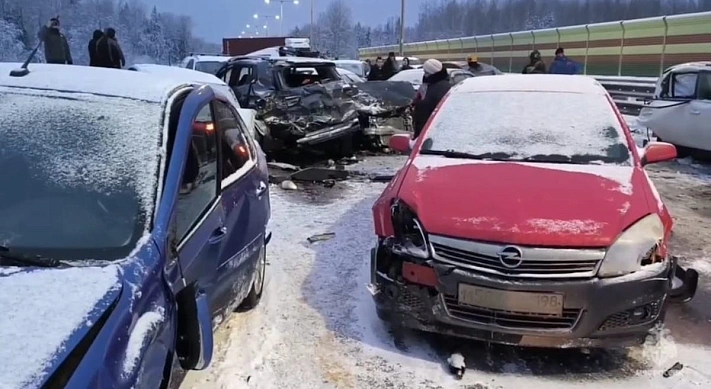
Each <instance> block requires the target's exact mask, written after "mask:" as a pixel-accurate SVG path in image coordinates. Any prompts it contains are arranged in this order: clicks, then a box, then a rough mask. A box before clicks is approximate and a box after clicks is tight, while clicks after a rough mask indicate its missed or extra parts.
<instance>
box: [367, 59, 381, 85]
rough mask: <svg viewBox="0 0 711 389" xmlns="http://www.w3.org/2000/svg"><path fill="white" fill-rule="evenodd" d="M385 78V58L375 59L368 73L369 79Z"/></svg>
mask: <svg viewBox="0 0 711 389" xmlns="http://www.w3.org/2000/svg"><path fill="white" fill-rule="evenodd" d="M383 79H384V78H383V58H382V57H378V58H376V59H375V64H374V65H373V66H372V67H371V68H370V73H368V81H382V80H383Z"/></svg>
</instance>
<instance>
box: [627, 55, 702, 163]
mask: <svg viewBox="0 0 711 389" xmlns="http://www.w3.org/2000/svg"><path fill="white" fill-rule="evenodd" d="M637 122H638V123H639V124H641V125H643V126H645V127H647V128H649V129H650V130H651V131H652V132H653V133H654V136H656V137H657V140H660V141H661V140H664V141H665V142H669V143H671V144H673V145H675V146H677V149H679V153H680V154H681V155H686V154H695V155H697V156H702V157H707V158H708V157H709V156H711V132H709V123H711V62H692V63H684V64H680V65H675V66H672V67H670V68H668V69H666V70H665V71H664V73H663V74H662V76H661V77H660V78H659V80H658V81H657V85H656V88H655V91H654V99H653V100H651V101H649V102H648V104H647V105H645V106H644V107H643V108H642V110H641V111H640V114H639V116H638V118H637Z"/></svg>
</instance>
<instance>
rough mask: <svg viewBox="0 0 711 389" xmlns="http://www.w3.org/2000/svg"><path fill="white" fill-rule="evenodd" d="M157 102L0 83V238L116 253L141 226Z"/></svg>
mask: <svg viewBox="0 0 711 389" xmlns="http://www.w3.org/2000/svg"><path fill="white" fill-rule="evenodd" d="M162 112H163V110H162V108H161V107H160V105H159V104H151V103H147V102H142V101H133V100H128V99H121V98H111V97H99V96H91V95H83V94H76V93H58V92H47V91H42V92H37V91H34V92H33V91H31V90H26V89H13V88H3V87H0V116H2V118H3V120H1V121H0V182H2V190H0V220H2V223H0V245H3V246H7V247H10V248H11V249H15V250H20V251H24V252H27V253H33V254H39V255H47V256H52V257H55V258H58V259H65V260H73V259H96V260H114V259H121V258H124V257H126V256H128V254H129V253H130V252H131V251H132V250H133V249H134V248H135V246H136V244H137V242H138V240H139V239H140V238H141V236H143V235H144V234H145V233H146V232H147V231H148V230H149V229H150V223H151V216H152V212H153V208H154V201H155V200H154V199H155V190H156V185H157V182H158V179H157V172H158V170H159V162H160V144H161V127H160V123H161V118H162Z"/></svg>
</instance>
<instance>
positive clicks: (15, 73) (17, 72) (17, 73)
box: [10, 40, 42, 77]
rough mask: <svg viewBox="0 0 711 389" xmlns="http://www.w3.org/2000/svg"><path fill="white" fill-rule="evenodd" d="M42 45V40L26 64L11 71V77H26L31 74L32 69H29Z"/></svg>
mask: <svg viewBox="0 0 711 389" xmlns="http://www.w3.org/2000/svg"><path fill="white" fill-rule="evenodd" d="M41 44H42V40H40V41H39V42H38V43H37V46H35V48H34V50H32V52H31V53H30V55H28V56H27V59H26V60H25V63H23V64H22V66H21V67H20V68H19V69H14V70H11V71H10V77H24V76H26V75H28V74H30V69H28V68H27V67H28V66H29V65H30V62H31V61H32V59H34V58H35V55H36V54H37V50H39V48H40V45H41Z"/></svg>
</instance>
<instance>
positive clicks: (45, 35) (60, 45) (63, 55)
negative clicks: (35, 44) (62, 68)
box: [38, 16, 74, 65]
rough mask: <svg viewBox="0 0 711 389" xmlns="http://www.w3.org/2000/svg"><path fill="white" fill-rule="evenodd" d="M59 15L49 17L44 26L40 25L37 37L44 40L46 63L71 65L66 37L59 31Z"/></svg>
mask: <svg viewBox="0 0 711 389" xmlns="http://www.w3.org/2000/svg"><path fill="white" fill-rule="evenodd" d="M59 28H60V23H59V16H57V17H56V18H52V19H49V22H47V25H46V26H42V28H41V29H40V31H39V34H38V37H39V38H40V40H41V41H42V42H44V59H45V60H46V61H47V63H55V64H66V65H72V64H74V61H73V60H72V52H71V50H70V49H69V42H67V38H66V37H65V36H64V34H62V32H61V31H59Z"/></svg>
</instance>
